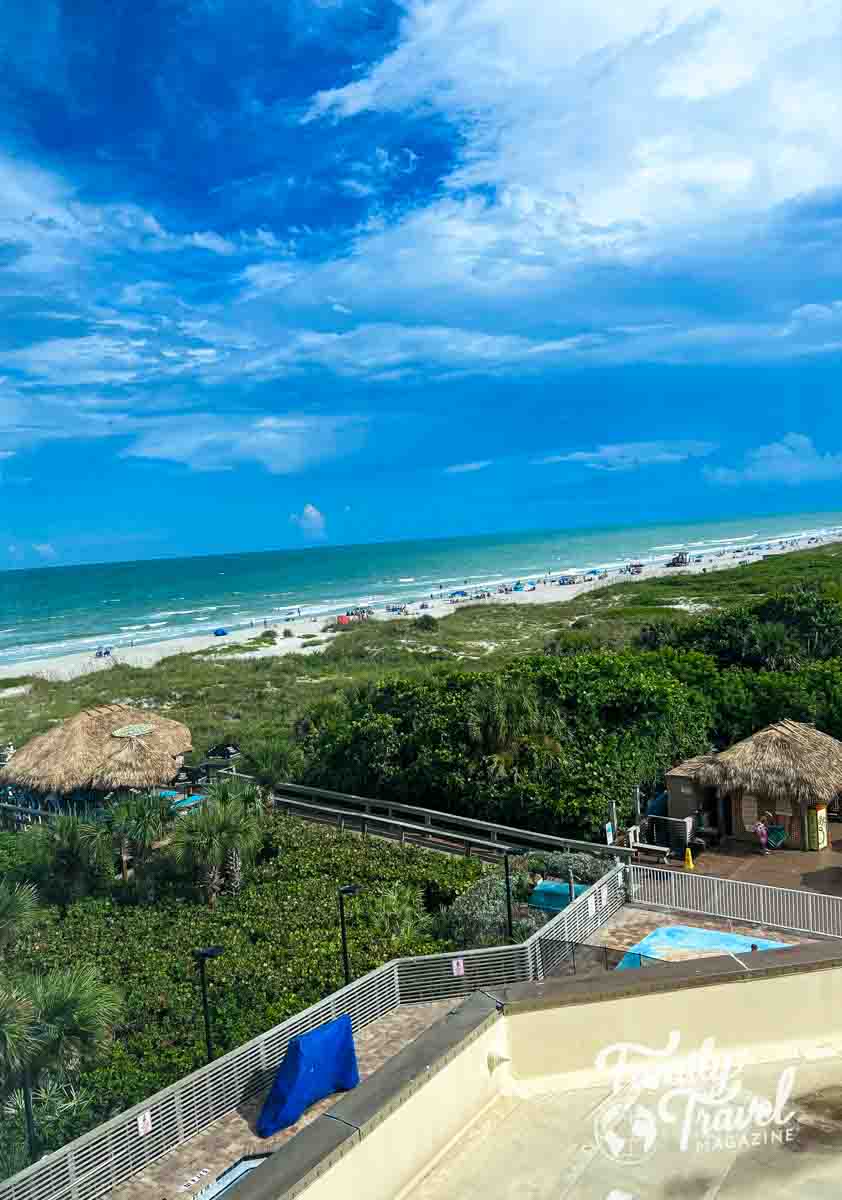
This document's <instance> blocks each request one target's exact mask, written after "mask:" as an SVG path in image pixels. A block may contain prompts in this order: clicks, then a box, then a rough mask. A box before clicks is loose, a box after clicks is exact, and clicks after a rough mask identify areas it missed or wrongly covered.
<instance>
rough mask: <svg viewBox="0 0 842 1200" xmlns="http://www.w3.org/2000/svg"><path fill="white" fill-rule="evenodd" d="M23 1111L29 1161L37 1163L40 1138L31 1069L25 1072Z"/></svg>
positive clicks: (25, 1069)
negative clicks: (35, 1113) (34, 1107)
mask: <svg viewBox="0 0 842 1200" xmlns="http://www.w3.org/2000/svg"><path fill="white" fill-rule="evenodd" d="M22 1083H23V1111H24V1116H25V1117H26V1141H27V1145H28V1147H29V1161H30V1162H35V1159H36V1158H37V1157H38V1137H37V1134H36V1132H35V1115H34V1113H33V1111H32V1080H31V1079H30V1077H29V1069H28V1068H24V1072H23V1079H22Z"/></svg>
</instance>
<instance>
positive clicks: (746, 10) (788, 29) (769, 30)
mask: <svg viewBox="0 0 842 1200" xmlns="http://www.w3.org/2000/svg"><path fill="white" fill-rule="evenodd" d="M404 8H405V16H404V19H403V21H402V23H401V26H400V32H399V37H398V40H397V45H396V47H395V49H394V50H393V51H391V52H390V53H389V54H388V55H386V57H385V58H384V59H383V60H382V61H380V62H379V63H377V64H375V65H374V66H373V67H372V68H371V69H369V70H368V71H367V72H366V73H365V74H364V75H363V76H362V77H359V78H357V79H355V80H354V81H353V82H352V83H349V84H348V85H346V86H344V87H339V88H335V89H332V90H330V91H325V92H321V93H319V94H318V95H317V96H316V97H315V98H314V99H313V102H312V104H311V106H310V110H309V113H308V115H307V118H306V119H308V120H316V119H330V120H348V119H351V118H353V117H355V116H356V115H358V114H361V113H366V112H387V111H391V112H399V111H401V112H409V113H412V114H414V115H418V114H419V113H420V114H422V115H423V114H424V113H425V112H429V111H433V112H435V113H437V114H440V115H441V116H443V117H444V118H445V119H446V120H447V121H448V122H449V123H450V124H451V125H452V126H453V127H455V129H456V130H458V133H459V135H460V139H461V150H460V152H459V157H458V160H457V162H456V164H455V166H454V168H453V170H452V171H451V173H450V175H449V176H447V177H446V178H445V179H444V180H443V182H442V190H443V195H442V196H441V198H440V199H439V200H438V201H435V202H433V203H431V204H429V205H428V206H426V207H425V208H423V209H418V208H416V209H414V210H412V211H411V212H409V213H408V214H407V215H406V216H405V217H404V218H403V219H402V220H400V221H398V222H397V223H395V224H392V225H390V226H387V227H384V226H383V224H382V223H380V222H377V221H373V222H372V223H371V225H370V226H369V227H368V228H367V229H364V230H362V231H361V233H360V235H359V237H358V238H357V240H356V242H355V244H354V246H353V249H352V252H351V253H350V254H349V255H348V257H347V259H346V260H344V261H343V262H342V263H341V264H328V265H326V266H325V267H323V268H319V269H317V270H316V271H315V272H314V273H312V274H313V277H314V278H315V279H316V281H317V282H318V281H320V280H323V281H324V285H325V287H331V286H332V287H333V288H334V289H335V290H337V291H338V290H340V289H339V287H338V285H340V284H344V285H347V286H346V287H345V288H343V289H342V290H344V291H345V292H346V294H356V295H361V294H362V295H365V296H379V297H380V298H381V299H382V300H383V301H384V302H385V303H389V304H393V302H394V299H395V297H403V299H404V300H406V299H407V298H409V297H412V298H414V299H415V300H416V311H418V307H417V300H418V298H419V297H424V296H425V295H426V294H427V293H428V292H435V294H436V297H437V298H439V299H441V298H445V299H446V300H447V302H450V301H451V300H452V302H453V304H454V306H455V305H457V304H458V303H459V302H460V301H462V302H464V300H465V298H466V296H467V297H474V298H477V297H481V298H483V299H484V300H485V299H487V300H488V301H489V302H494V303H496V304H498V305H499V304H500V303H501V302H502V301H503V299H504V298H505V299H508V300H509V301H510V302H512V301H517V300H518V298H527V299H528V298H532V299H533V300H537V301H538V302H540V297H541V296H542V295H544V294H558V293H561V294H565V292H566V291H567V290H568V289H569V290H570V292H571V297H572V298H571V307H570V311H573V312H575V311H576V303H575V299H576V296H575V292H576V288H575V284H576V279H575V277H574V278H573V279H571V276H570V272H571V271H574V272H575V271H576V270H579V269H582V268H584V269H587V268H588V267H589V266H596V267H599V266H601V265H603V264H606V263H609V264H611V263H615V264H616V263H620V264H623V265H627V266H628V265H632V266H633V265H636V264H640V263H641V262H646V261H652V262H655V263H657V262H659V261H660V259H661V256H662V255H663V254H664V253H669V252H670V251H673V250H676V249H681V250H682V251H683V252H684V253H685V254H688V255H690V256H691V257H695V258H699V257H701V258H704V256H705V254H707V255H708V256H709V257H710V258H712V259H714V260H716V261H717V262H719V263H720V264H721V257H722V256H721V253H720V252H721V243H722V240H723V232H724V231H726V230H734V231H735V232H734V244H733V245H732V246H731V247H730V254H731V256H732V258H733V261H734V262H735V263H738V262H739V261H740V255H741V250H742V246H741V244H740V236H739V234H737V233H736V226H735V224H734V222H737V223H739V222H740V221H743V222H744V223H745V226H746V227H747V228H750V229H751V230H752V231H753V233H754V235H755V236H759V235H760V231H761V230H762V229H763V228H764V225H763V221H764V219H765V218H766V216H767V214H770V213H771V212H772V210H773V209H774V208H775V206H778V205H781V204H782V203H783V202H785V201H788V200H793V199H795V198H798V197H803V196H804V195H806V194H808V193H809V192H811V191H814V190H816V189H819V188H824V187H832V186H838V185H839V184H840V182H842V73H840V71H839V36H840V32H842V10H840V8H839V5H838V3H837V0H786V3H784V4H783V5H777V6H775V5H772V4H769V3H768V0H720V2H719V3H717V4H716V5H715V6H713V5H711V4H710V3H708V0H638V3H635V4H601V5H596V6H595V5H593V4H586V3H584V0H532V2H531V3H530V4H529V6H528V19H524V5H523V0H473V2H472V3H470V4H466V3H464V0H406V3H405V5H404ZM429 303H430V305H431V308H432V306H433V303H434V302H433V299H432V298H430V301H429ZM438 311H439V312H441V307H439V310H438Z"/></svg>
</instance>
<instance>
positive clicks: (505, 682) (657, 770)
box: [301, 652, 710, 836]
mask: <svg viewBox="0 0 842 1200" xmlns="http://www.w3.org/2000/svg"><path fill="white" fill-rule="evenodd" d="M709 726H710V710H709V707H708V706H707V705H706V704H705V703H699V702H693V700H692V699H691V696H690V693H689V692H688V690H687V689H686V688H685V687H683V686H682V685H681V683H680V682H679V681H678V680H677V679H676V678H674V677H673V676H672V675H671V674H669V673H668V672H667V671H665V670H664V669H663V667H662V666H660V667H658V668H656V669H651V668H650V667H649V666H647V663H646V661H645V658H644V656H642V655H639V654H634V653H631V652H626V653H623V654H615V653H608V652H603V653H591V654H578V655H571V656H565V657H562V658H556V657H551V656H548V655H535V656H530V657H524V658H522V659H518V660H515V661H514V662H513V663H511V664H510V665H509V666H507V667H505V668H503V669H502V670H500V671H488V672H456V673H448V674H442V675H437V676H432V677H426V678H423V679H412V678H398V679H394V678H392V679H387V680H383V681H381V682H379V683H376V684H372V685H369V686H367V687H363V688H357V689H354V690H352V691H351V692H349V693H348V694H347V695H346V696H345V697H344V698H343V699H342V700H341V701H340V702H337V703H336V704H334V705H333V706H332V707H331V708H329V709H324V710H323V711H322V712H321V713H320V714H319V715H318V716H317V717H316V718H315V719H314V721H313V723H312V726H311V728H310V730H309V732H308V733H307V735H306V737H305V739H304V740H303V742H302V750H303V756H304V769H303V771H302V773H301V778H302V780H303V781H304V782H307V783H310V784H313V785H314V786H322V787H328V788H333V789H335V790H338V791H347V792H354V793H356V794H358V795H371V796H378V797H382V798H391V799H395V800H400V801H410V802H416V803H417V802H418V799H419V797H423V798H424V803H425V804H426V805H428V806H429V807H432V808H438V809H441V810H442V811H450V812H458V813H461V814H463V815H468V816H477V817H481V818H484V819H489V820H497V821H501V822H503V823H506V824H512V825H520V826H527V827H529V828H534V829H541V830H548V831H550V832H557V833H565V832H572V833H573V834H574V836H586V835H596V834H598V833H599V834H600V835H601V831H602V825H603V824H604V822H605V820H606V819H607V815H608V812H609V807H610V802H611V801H612V800H614V801H615V802H617V803H618V805H620V807H621V810H624V811H625V812H628V811H629V810H630V807H631V801H632V796H633V794H634V788H635V786H637V785H640V784H644V785H647V784H648V785H651V786H654V785H655V784H656V783H658V782H659V781H660V780H661V779H662V777H663V772H664V771H665V770H667V769H668V768H669V767H670V766H672V765H673V763H675V762H677V761H679V760H680V759H681V758H682V757H689V756H690V755H691V754H695V753H699V752H700V751H701V750H704V749H707V748H708V744H709V740H710V732H709Z"/></svg>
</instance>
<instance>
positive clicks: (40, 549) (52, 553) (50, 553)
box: [9, 542, 56, 559]
mask: <svg viewBox="0 0 842 1200" xmlns="http://www.w3.org/2000/svg"><path fill="white" fill-rule="evenodd" d="M9 549H11V547H9ZM32 549H33V550H34V551H35V553H36V554H37V555H39V557H41V558H46V559H50V558H55V557H56V549H55V546H53V545H51V543H50V542H33V543H32Z"/></svg>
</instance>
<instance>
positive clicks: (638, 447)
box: [538, 441, 716, 471]
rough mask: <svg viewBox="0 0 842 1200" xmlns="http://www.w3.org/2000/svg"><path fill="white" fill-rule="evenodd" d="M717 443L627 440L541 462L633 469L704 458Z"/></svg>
mask: <svg viewBox="0 0 842 1200" xmlns="http://www.w3.org/2000/svg"><path fill="white" fill-rule="evenodd" d="M715 449H716V446H715V445H714V444H713V443H711V442H693V441H689V442H683V441H676V442H623V443H619V444H616V445H608V446H598V447H597V448H596V449H595V450H575V451H573V453H571V454H552V455H550V456H549V457H547V458H542V459H540V460H539V463H538V465H544V466H546V465H549V464H553V463H582V464H583V465H584V466H586V467H592V468H593V469H594V470H599V471H632V470H635V469H636V468H638V467H648V466H669V465H671V464H673V463H680V462H686V461H687V459H688V458H704V457H705V456H706V455H708V454H712V453H713V451H714V450H715Z"/></svg>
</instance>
